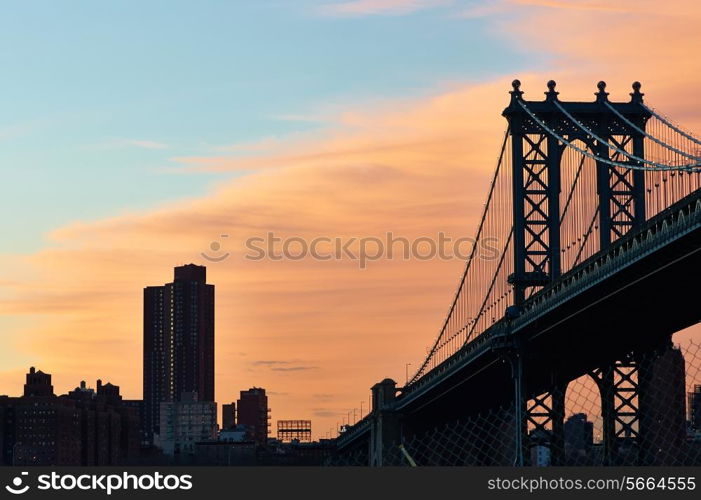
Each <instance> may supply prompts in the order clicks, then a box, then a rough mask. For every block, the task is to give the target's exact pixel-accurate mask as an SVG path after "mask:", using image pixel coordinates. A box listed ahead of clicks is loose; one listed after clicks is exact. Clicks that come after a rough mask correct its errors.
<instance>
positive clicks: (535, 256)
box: [503, 80, 651, 465]
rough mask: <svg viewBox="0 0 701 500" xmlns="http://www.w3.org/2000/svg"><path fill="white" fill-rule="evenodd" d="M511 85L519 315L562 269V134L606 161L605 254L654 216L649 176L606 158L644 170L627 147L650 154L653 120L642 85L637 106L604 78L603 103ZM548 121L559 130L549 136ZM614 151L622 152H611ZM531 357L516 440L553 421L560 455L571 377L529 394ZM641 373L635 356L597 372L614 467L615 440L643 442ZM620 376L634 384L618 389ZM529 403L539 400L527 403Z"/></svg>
mask: <svg viewBox="0 0 701 500" xmlns="http://www.w3.org/2000/svg"><path fill="white" fill-rule="evenodd" d="M512 86H513V90H512V91H511V92H510V94H511V103H510V105H509V106H508V107H507V108H506V109H505V110H504V112H503V116H504V117H506V119H507V121H508V123H509V128H508V133H509V134H510V136H511V147H512V157H511V161H512V164H511V167H512V169H513V174H512V182H513V200H514V201H513V234H514V236H513V239H514V273H512V274H510V275H509V276H508V282H509V283H510V284H511V285H512V286H513V288H514V306H512V309H511V310H510V311H508V312H507V314H508V313H511V314H513V313H514V312H516V313H517V312H518V308H519V307H520V306H521V305H522V304H523V302H524V301H525V298H526V294H527V292H528V291H532V290H533V289H535V288H537V287H543V286H546V285H549V284H551V283H553V282H555V281H556V280H557V279H558V278H559V277H560V274H561V271H562V269H561V265H560V254H561V252H560V240H561V238H560V225H561V219H560V214H561V209H560V193H561V192H562V186H561V175H560V168H561V160H562V154H563V152H564V150H565V149H566V148H567V144H566V143H565V142H564V141H561V140H560V139H559V138H558V136H559V137H561V138H563V139H566V141H567V142H568V143H570V144H571V143H573V142H575V141H581V143H582V144H583V147H584V148H586V149H588V150H589V151H591V154H592V155H595V156H596V157H597V160H596V187H597V193H598V198H599V200H598V207H599V210H598V215H599V216H598V224H599V225H600V231H599V247H600V248H601V249H604V248H607V247H608V246H609V245H610V244H611V242H612V241H614V240H615V239H618V238H620V237H622V236H623V235H624V234H626V233H627V232H628V231H629V230H631V229H633V228H635V227H639V226H640V225H641V224H642V223H643V222H644V220H645V171H644V170H642V169H632V168H626V166H625V165H619V164H614V165H611V164H610V163H607V162H606V160H609V159H610V160H613V161H615V162H616V163H618V162H624V163H627V164H629V165H630V166H642V162H640V161H639V160H635V159H632V158H629V157H627V156H625V153H624V152H623V151H626V148H628V150H630V152H631V153H632V155H633V156H635V157H638V158H644V156H645V150H644V139H645V135H644V130H645V126H646V123H647V121H648V119H649V118H650V116H651V113H650V112H649V111H648V110H647V109H645V108H644V107H643V106H642V103H643V94H642V93H641V92H640V87H641V85H640V83H639V82H635V83H633V92H632V93H631V94H630V95H631V100H630V102H623V103H621V102H617V103H609V100H608V95H609V94H608V92H606V83H605V82H603V81H600V82H599V83H598V84H597V88H598V92H597V93H596V94H595V95H596V100H595V101H594V102H561V101H560V100H559V99H558V94H559V92H557V91H556V90H555V86H556V83H555V81H554V80H550V81H549V82H548V84H547V87H548V91H547V92H545V100H544V101H530V102H528V101H525V100H523V92H522V91H521V90H520V86H521V83H520V82H519V80H514V81H513V83H512ZM620 117H623V118H620ZM542 123H545V124H547V126H548V129H550V130H552V131H555V132H556V134H553V133H549V130H548V129H544V128H543V127H542V125H541V124H542ZM592 132H595V134H592ZM595 136H596V137H597V138H602V139H603V141H600V140H597V138H595ZM610 145H614V146H615V148H617V149H620V151H614V153H613V155H609V148H610ZM514 309H515V311H514ZM527 358H528V356H527V353H524V352H523V350H522V349H518V350H517V352H514V353H513V355H512V356H511V357H510V360H511V361H512V363H513V364H514V366H513V371H514V381H515V384H516V387H515V399H516V401H517V407H516V411H517V415H516V418H517V421H518V422H520V423H521V424H520V432H519V436H518V438H517V439H518V440H519V441H520V442H521V443H522V444H519V445H518V446H521V447H525V446H526V443H525V435H526V434H527V432H528V430H527V426H528V424H531V425H532V426H533V427H534V428H535V430H536V432H537V431H538V430H541V431H545V430H546V426H548V425H549V426H550V427H551V429H550V430H551V432H552V439H553V440H554V441H555V446H553V449H554V450H562V449H564V445H563V434H564V433H563V423H564V417H565V385H566V382H567V381H561V380H558V375H557V373H553V374H552V379H553V383H552V387H551V388H550V389H549V390H548V391H547V392H546V393H544V394H541V395H529V394H528V391H527V388H526V387H525V386H524V377H523V362H524V359H527ZM640 369H641V367H640V366H639V363H638V361H637V359H636V358H635V357H627V358H626V359H624V360H620V361H615V362H613V363H611V364H609V365H607V366H605V367H603V368H597V369H595V370H592V371H591V372H590V375H591V376H592V377H593V378H594V379H595V380H596V382H597V384H598V385H599V388H600V390H601V392H602V410H603V413H604V415H603V422H604V435H605V436H604V443H606V445H607V449H606V451H605V454H606V456H607V457H608V460H609V461H611V460H612V459H611V456H612V454H613V452H614V450H613V447H612V446H611V445H612V444H613V443H615V442H616V438H618V437H622V436H636V437H637V436H638V430H637V427H636V426H635V425H634V424H636V423H637V422H639V421H640V415H639V408H638V405H637V400H638V397H639V387H638V384H637V379H636V378H633V377H632V375H633V374H635V372H636V371H638V370H640ZM620 380H624V381H627V382H628V384H622V383H619V381H620ZM529 399H531V401H532V403H531V404H528V400H529ZM616 403H619V404H616ZM620 403H623V404H620ZM525 454H526V453H525V451H524V453H521V454H519V464H520V465H523V457H524V455H525ZM555 455H556V454H555ZM553 461H554V462H555V463H558V462H559V461H560V457H558V456H554V457H553Z"/></svg>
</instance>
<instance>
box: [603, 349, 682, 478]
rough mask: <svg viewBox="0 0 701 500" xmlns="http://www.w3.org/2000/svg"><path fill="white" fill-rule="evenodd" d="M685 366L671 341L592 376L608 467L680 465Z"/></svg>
mask: <svg viewBox="0 0 701 500" xmlns="http://www.w3.org/2000/svg"><path fill="white" fill-rule="evenodd" d="M684 372H685V366H684V357H683V355H682V354H681V351H679V350H678V349H675V348H673V347H672V343H671V339H669V338H668V339H666V340H665V341H664V342H663V343H662V344H661V345H658V347H656V348H649V349H647V350H645V351H639V352H637V353H635V354H630V355H628V356H626V357H624V358H623V359H621V360H619V361H616V362H615V363H611V364H610V365H608V366H605V367H603V368H601V369H598V370H595V371H594V372H592V373H591V374H590V375H591V376H592V377H593V378H594V380H595V381H596V383H597V385H598V386H599V391H600V393H601V416H602V419H603V434H604V435H603V438H604V457H603V459H604V465H632V464H640V465H675V464H676V463H677V460H678V459H679V458H680V457H679V455H680V453H681V452H682V450H683V447H684V443H685V439H686V438H685V436H686V431H685V425H686V424H685V418H686V416H685V400H684V398H685V390H686V389H685V374H684Z"/></svg>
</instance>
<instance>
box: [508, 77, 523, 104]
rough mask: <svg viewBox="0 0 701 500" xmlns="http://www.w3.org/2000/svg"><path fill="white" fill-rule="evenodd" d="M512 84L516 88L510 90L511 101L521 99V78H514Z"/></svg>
mask: <svg viewBox="0 0 701 500" xmlns="http://www.w3.org/2000/svg"><path fill="white" fill-rule="evenodd" d="M511 86H512V87H513V88H514V90H510V91H509V94H511V101H515V100H517V99H520V98H521V96H522V95H523V91H522V90H521V80H518V79H516V80H514V81H513V82H511Z"/></svg>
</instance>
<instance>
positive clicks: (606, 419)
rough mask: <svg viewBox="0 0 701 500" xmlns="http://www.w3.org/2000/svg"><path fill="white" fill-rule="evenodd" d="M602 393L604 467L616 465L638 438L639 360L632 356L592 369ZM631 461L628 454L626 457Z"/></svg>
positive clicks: (593, 376)
mask: <svg viewBox="0 0 701 500" xmlns="http://www.w3.org/2000/svg"><path fill="white" fill-rule="evenodd" d="M590 375H591V376H592V378H593V379H594V381H595V382H596V384H597V385H598V386H599V392H600V394H601V417H602V420H603V434H604V435H603V438H604V456H603V462H604V465H615V464H616V463H618V462H620V461H621V460H625V459H626V457H624V456H622V455H624V454H625V452H626V450H628V452H631V451H632V446H633V444H634V443H635V441H636V440H637V438H638V388H639V386H638V376H637V375H638V361H637V360H636V359H635V358H634V357H633V356H632V355H631V356H626V357H625V358H624V359H622V360H619V361H616V362H614V363H611V364H610V365H607V366H604V367H602V368H600V369H597V370H594V371H593V372H592V373H591V374H590ZM628 459H629V460H630V455H629V456H628Z"/></svg>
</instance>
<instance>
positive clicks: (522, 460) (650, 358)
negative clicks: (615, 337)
mask: <svg viewBox="0 0 701 500" xmlns="http://www.w3.org/2000/svg"><path fill="white" fill-rule="evenodd" d="M558 401H559V403H558ZM522 410H523V411H522V413H521V418H520V419H519V418H518V416H517V415H518V414H519V412H518V411H517V407H516V405H515V404H514V403H512V404H511V405H509V406H508V407H505V408H498V409H493V410H491V411H488V412H485V413H482V414H479V415H476V416H472V417H469V418H466V419H463V420H460V421H456V422H452V423H446V424H441V425H439V426H436V427H435V428H432V429H430V430H428V431H425V432H422V433H417V434H412V433H411V430H410V429H409V428H406V429H403V430H402V436H403V437H402V439H401V440H400V441H398V442H395V443H393V444H392V445H390V446H385V447H383V448H382V452H381V455H382V456H381V457H374V460H371V457H370V455H371V454H372V453H373V452H372V451H371V448H372V447H371V446H370V443H369V439H370V437H368V440H367V441H366V443H367V446H360V447H356V449H355V450H354V451H352V452H339V453H336V454H335V455H334V456H333V457H332V458H331V459H329V460H328V461H327V465H337V466H354V465H357V466H367V465H370V464H371V463H372V464H377V465H379V464H381V465H383V466H496V465H502V466H509V465H521V464H522V465H533V466H549V465H564V466H586V465H663V466H677V465H701V344H700V343H699V342H698V341H692V340H688V341H685V342H682V343H681V345H677V346H675V347H671V348H666V349H662V350H657V351H654V352H649V353H646V354H645V355H642V356H631V357H629V358H626V359H623V360H621V361H619V362H617V363H615V364H612V365H611V366H609V367H605V368H602V369H597V370H593V371H592V372H590V373H588V374H586V375H583V376H582V377H580V378H578V379H576V380H574V381H571V382H569V383H568V384H566V388H564V392H563V391H561V392H560V393H559V396H558V393H557V392H555V391H553V392H552V393H546V394H541V395H538V396H537V397H534V398H532V399H530V400H529V401H528V402H527V403H525V404H524V405H523V406H522ZM519 421H520V422H521V426H522V427H521V428H522V429H523V430H522V432H521V433H519V432H517V430H518V427H517V425H518V422H519ZM519 435H520V436H521V441H520V442H519V439H518V436H519Z"/></svg>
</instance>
